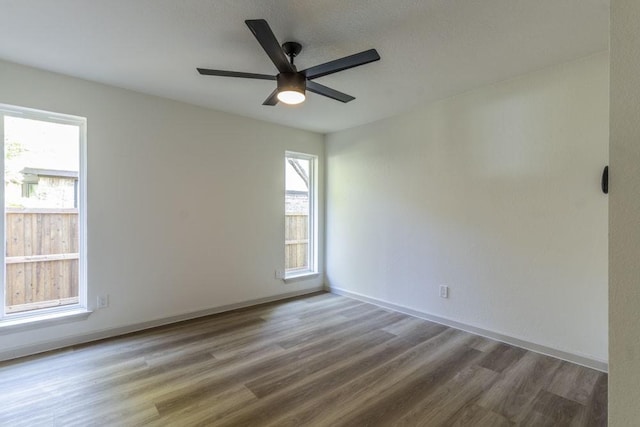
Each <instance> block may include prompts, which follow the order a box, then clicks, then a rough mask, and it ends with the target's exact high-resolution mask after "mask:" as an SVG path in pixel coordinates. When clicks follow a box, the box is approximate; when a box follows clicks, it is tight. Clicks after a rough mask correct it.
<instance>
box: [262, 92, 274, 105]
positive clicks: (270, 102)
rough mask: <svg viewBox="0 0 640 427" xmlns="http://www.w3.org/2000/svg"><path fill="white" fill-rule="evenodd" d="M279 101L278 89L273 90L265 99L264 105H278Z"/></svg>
mask: <svg viewBox="0 0 640 427" xmlns="http://www.w3.org/2000/svg"><path fill="white" fill-rule="evenodd" d="M277 103H278V89H276V90H274V91H273V92H271V95H269V97H268V98H267V99H265V100H264V102H263V103H262V105H276V104H277Z"/></svg>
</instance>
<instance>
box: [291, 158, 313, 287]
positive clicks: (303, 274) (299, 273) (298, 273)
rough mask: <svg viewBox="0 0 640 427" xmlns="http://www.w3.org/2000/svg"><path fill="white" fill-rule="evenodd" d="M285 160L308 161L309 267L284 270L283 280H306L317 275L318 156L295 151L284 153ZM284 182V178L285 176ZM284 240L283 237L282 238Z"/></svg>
mask: <svg viewBox="0 0 640 427" xmlns="http://www.w3.org/2000/svg"><path fill="white" fill-rule="evenodd" d="M284 157H285V162H286V161H287V158H294V159H300V160H308V161H309V179H310V180H311V182H310V183H309V184H310V185H309V225H308V227H309V228H308V230H309V246H308V247H309V260H308V265H309V267H308V268H306V269H304V270H295V271H289V272H287V270H286V269H284V280H285V281H294V280H295V279H302V278H308V277H309V276H316V275H318V156H316V155H314V154H308V153H300V152H297V151H286V152H285V155H284ZM285 181H286V176H285ZM283 238H284V236H283Z"/></svg>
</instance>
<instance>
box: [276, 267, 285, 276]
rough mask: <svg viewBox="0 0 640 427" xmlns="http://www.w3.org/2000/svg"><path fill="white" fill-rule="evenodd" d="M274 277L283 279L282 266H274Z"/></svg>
mask: <svg viewBox="0 0 640 427" xmlns="http://www.w3.org/2000/svg"><path fill="white" fill-rule="evenodd" d="M276 279H284V270H283V269H282V268H276Z"/></svg>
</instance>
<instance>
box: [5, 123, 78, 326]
mask: <svg viewBox="0 0 640 427" xmlns="http://www.w3.org/2000/svg"><path fill="white" fill-rule="evenodd" d="M4 137H5V138H4V181H5V221H6V222H5V235H6V245H5V246H6V253H5V264H6V266H5V267H6V268H5V312H6V313H7V314H12V313H21V312H27V311H31V310H36V309H40V308H49V307H55V306H60V305H68V304H76V303H78V291H79V287H78V286H79V283H78V281H79V228H78V200H79V198H78V175H79V162H80V153H79V150H80V127H79V126H78V125H72V124H60V123H54V122H47V121H43V120H33V119H26V118H18V117H11V116H5V117H4Z"/></svg>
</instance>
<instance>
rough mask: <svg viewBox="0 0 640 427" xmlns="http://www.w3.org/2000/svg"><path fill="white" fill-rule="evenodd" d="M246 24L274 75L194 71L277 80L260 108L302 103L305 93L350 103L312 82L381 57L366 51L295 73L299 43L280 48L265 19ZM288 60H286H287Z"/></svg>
mask: <svg viewBox="0 0 640 427" xmlns="http://www.w3.org/2000/svg"><path fill="white" fill-rule="evenodd" d="M245 23H246V24H247V26H248V27H249V29H250V30H251V32H252V33H253V35H254V36H255V38H256V39H257V40H258V43H260V45H261V46H262V48H263V49H264V51H265V52H266V53H267V55H268V56H269V58H270V59H271V61H272V62H273V64H274V65H275V66H276V68H277V69H278V74H277V75H275V76H271V75H268V74H256V73H244V72H239V71H224V70H212V69H208V68H198V69H197V70H198V72H199V73H200V74H202V75H206V76H222V77H240V78H246V79H258V80H276V82H277V87H276V89H275V90H274V91H273V92H272V93H271V95H269V97H268V98H267V99H266V100H265V101H264V102H263V103H262V105H276V104H277V103H278V101H282V102H284V103H285V104H299V103H301V102H303V101H304V100H305V97H306V96H305V92H306V91H307V90H308V91H309V92H313V93H316V94H318V95H322V96H326V97H328V98H331V99H335V100H336V101H340V102H345V103H346V102H349V101H353V100H354V99H355V98H354V97H353V96H351V95H347V94H346V93H342V92H339V91H337V90H334V89H331V88H329V87H327V86H323V85H321V84H319V83H316V82H315V81H313V80H314V79H317V78H319V77H322V76H326V75H329V74H333V73H337V72H338V71H343V70H347V69H349V68H354V67H358V66H360V65H364V64H368V63H370V62H374V61H378V60H379V59H380V55H378V52H377V51H376V50H375V49H369V50H365V51H363V52H360V53H356V54H353V55H349V56H345V57H344V58H340V59H336V60H333V61H329V62H326V63H324V64H320V65H316V66H315V67H311V68H307V69H305V70H302V71H298V70H297V68H296V66H295V65H294V63H293V62H294V58H295V57H296V56H298V54H299V53H300V52H301V51H302V45H301V44H300V43H298V42H292V41H288V42H285V43H283V44H282V46H280V43H278V40H277V39H276V36H275V35H274V34H273V31H271V27H269V24H268V23H267V21H265V20H264V19H249V20H246V21H245ZM287 57H289V59H288V60H287Z"/></svg>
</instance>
